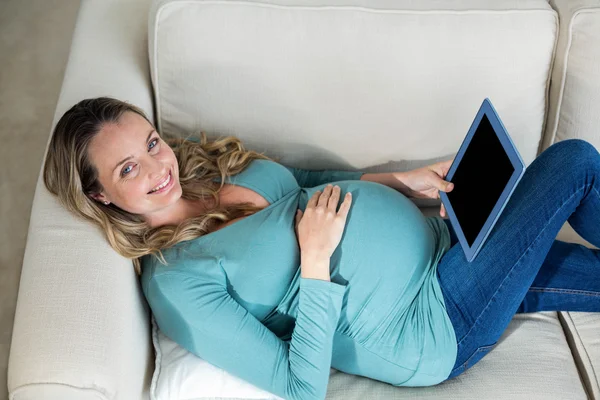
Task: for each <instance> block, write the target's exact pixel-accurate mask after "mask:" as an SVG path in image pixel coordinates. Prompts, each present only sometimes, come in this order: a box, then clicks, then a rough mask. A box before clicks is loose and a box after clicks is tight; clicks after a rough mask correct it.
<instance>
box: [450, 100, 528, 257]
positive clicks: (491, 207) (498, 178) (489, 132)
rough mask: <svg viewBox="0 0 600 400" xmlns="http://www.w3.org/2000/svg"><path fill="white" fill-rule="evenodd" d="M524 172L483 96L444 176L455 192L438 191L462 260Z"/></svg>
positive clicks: (481, 240) (482, 240)
mask: <svg viewBox="0 0 600 400" xmlns="http://www.w3.org/2000/svg"><path fill="white" fill-rule="evenodd" d="M524 173H525V163H523V160H522V158H521V155H520V154H519V152H518V150H517V148H516V147H515V145H514V143H513V141H512V139H511V138H510V136H509V134H508V132H507V131H506V128H505V127H504V125H503V124H502V121H501V120H500V117H499V116H498V114H497V113H496V110H495V109H494V106H492V102H491V101H490V99H488V98H486V99H485V100H484V101H483V104H481V107H480V108H479V111H478V112H477V115H476V117H475V120H474V121H473V123H472V124H471V128H470V129H469V132H468V133H467V136H466V137H465V139H464V141H463V143H462V145H461V146H460V149H459V151H458V153H457V154H456V157H454V161H453V162H452V165H451V166H450V169H449V170H448V174H447V175H446V177H445V178H444V179H445V180H446V181H449V182H453V183H454V189H453V190H452V191H451V192H449V193H446V192H443V191H440V199H441V201H442V203H443V204H444V207H445V208H446V212H447V215H448V218H449V219H450V222H451V224H452V227H453V228H454V231H455V232H456V236H457V237H458V240H459V242H460V244H461V246H462V248H463V251H464V253H465V256H466V258H467V261H469V262H471V261H473V260H474V259H475V257H476V256H477V254H478V253H479V251H480V250H481V248H482V247H483V245H484V243H485V241H486V239H487V237H488V236H489V234H490V232H491V231H492V228H493V227H494V225H495V224H496V221H497V220H498V218H499V217H500V214H501V213H502V211H503V210H504V207H505V206H506V203H508V200H509V199H510V196H511V195H512V193H513V191H514V190H515V187H516V186H517V184H518V183H519V181H520V180H521V178H522V177H523V174H524Z"/></svg>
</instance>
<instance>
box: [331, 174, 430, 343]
mask: <svg viewBox="0 0 600 400" xmlns="http://www.w3.org/2000/svg"><path fill="white" fill-rule="evenodd" d="M340 186H341V184H340ZM342 189H345V190H346V191H348V190H350V191H352V198H353V200H352V206H351V209H350V212H349V214H348V219H347V221H346V227H345V230H344V235H343V236H342V240H341V242H340V244H339V245H338V247H337V249H336V251H335V253H334V254H333V256H332V260H331V266H332V269H331V276H332V281H336V282H341V283H345V284H346V285H347V296H346V298H347V302H346V303H345V304H344V306H343V308H344V309H343V313H344V316H343V317H345V320H346V322H347V324H348V325H347V326H346V328H347V329H348V330H349V331H348V333H350V334H351V335H360V334H362V335H363V337H366V336H365V335H367V334H368V333H369V332H370V331H372V330H373V329H375V327H377V326H378V325H379V324H380V323H381V322H382V321H383V320H384V319H385V317H386V316H387V315H388V313H389V312H390V310H392V309H394V310H396V311H397V308H394V307H395V306H397V305H398V302H400V301H401V302H403V303H404V302H407V300H409V299H411V298H414V297H415V296H416V295H417V293H418V290H419V288H420V287H421V286H422V283H423V280H424V278H425V275H426V271H427V268H428V266H429V265H430V263H431V260H432V258H433V255H434V251H435V238H434V233H433V232H432V230H431V228H430V227H429V225H428V224H427V222H426V219H425V217H424V216H423V214H422V213H421V211H420V210H419V208H418V207H417V206H416V205H415V204H414V203H413V202H412V201H410V200H409V199H408V198H407V197H406V196H404V195H403V194H401V193H400V192H398V191H396V190H394V189H392V188H389V187H387V186H384V185H381V184H378V183H374V182H365V181H348V183H347V185H346V187H345V188H344V187H342ZM343 194H344V193H342V195H343Z"/></svg>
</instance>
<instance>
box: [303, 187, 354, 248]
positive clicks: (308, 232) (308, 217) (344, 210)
mask: <svg viewBox="0 0 600 400" xmlns="http://www.w3.org/2000/svg"><path fill="white" fill-rule="evenodd" d="M340 190H341V189H340V187H339V186H338V185H336V186H332V185H331V184H329V185H327V186H326V187H325V188H324V189H323V193H321V192H320V191H316V192H315V193H314V194H313V196H312V197H311V198H310V200H308V203H307V204H306V208H305V209H304V212H302V211H301V210H297V211H296V237H297V238H298V243H299V244H300V252H301V254H302V257H305V258H310V259H316V260H323V259H326V260H329V258H330V257H331V255H332V254H333V252H334V251H335V249H336V248H337V246H338V244H339V243H340V240H341V239H342V234H343V233H344V227H345V226H346V218H347V217H348V211H349V210H350V203H351V202H352V196H351V195H350V192H348V193H346V195H345V196H344V201H343V202H342V204H341V205H340V209H339V211H337V207H338V202H339V199H340Z"/></svg>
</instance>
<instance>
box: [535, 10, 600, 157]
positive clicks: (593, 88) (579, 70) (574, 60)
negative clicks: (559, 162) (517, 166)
mask: <svg viewBox="0 0 600 400" xmlns="http://www.w3.org/2000/svg"><path fill="white" fill-rule="evenodd" d="M551 4H552V6H553V7H555V8H556V9H557V10H558V11H559V13H560V26H561V28H560V39H559V42H558V46H557V51H556V58H555V65H554V69H553V72H552V88H551V97H550V109H549V114H548V125H547V128H546V133H545V138H544V143H543V148H547V147H548V146H549V145H550V144H552V143H555V142H558V141H561V140H564V139H568V138H581V139H585V140H587V141H588V142H590V143H592V144H594V145H595V146H596V147H597V148H600V0H551Z"/></svg>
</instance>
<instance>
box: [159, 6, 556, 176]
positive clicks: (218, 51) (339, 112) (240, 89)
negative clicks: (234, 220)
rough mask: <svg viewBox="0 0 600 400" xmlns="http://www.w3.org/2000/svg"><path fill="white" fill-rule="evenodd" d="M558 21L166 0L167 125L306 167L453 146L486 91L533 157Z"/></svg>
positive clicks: (533, 13)
mask: <svg viewBox="0 0 600 400" xmlns="http://www.w3.org/2000/svg"><path fill="white" fill-rule="evenodd" d="M557 27H558V20H557V15H556V12H555V11H554V10H552V8H551V7H550V6H549V5H548V3H547V1H543V0H518V1H517V0H514V1H502V2H498V1H496V0H485V1H483V0H481V1H475V0H455V1H440V0H434V1H420V2H415V1H411V0H395V1H389V0H369V1H367V0H311V1H306V0H276V1H274V0H271V1H266V2H265V1H261V2H257V1H235V2H233V1H205V0H196V1H194V0H191V1H190V0H185V1H181V0H167V1H159V2H157V3H156V4H155V5H154V7H153V9H152V11H151V14H150V21H149V35H150V36H149V52H150V64H151V74H152V82H153V85H154V90H155V100H156V109H157V110H156V111H157V123H158V125H159V129H160V130H161V131H162V132H163V133H164V134H167V135H187V134H189V133H192V132H199V131H205V132H206V133H207V135H208V136H209V137H215V138H216V137H217V136H225V135H235V136H237V137H239V138H240V139H242V141H243V142H244V143H245V145H246V147H247V148H249V149H253V150H256V151H260V152H265V153H266V154H267V155H269V156H276V157H278V158H279V159H280V161H281V162H283V163H285V164H288V165H292V166H295V167H304V168H312V169H317V168H351V169H353V168H360V169H364V168H366V167H370V166H374V165H382V164H383V163H386V162H389V161H397V160H411V159H413V160H428V159H431V158H436V157H440V156H442V155H451V156H452V157H453V156H454V155H455V154H456V152H457V151H458V148H459V147H460V144H461V143H462V141H463V139H464V137H465V135H466V133H467V131H468V129H469V127H470V125H471V122H472V121H473V118H474V117H475V114H476V113H477V110H478V108H479V106H480V105H481V102H482V101H483V99H484V98H486V97H489V98H490V99H491V100H492V103H493V104H494V105H495V107H496V109H497V110H498V112H499V114H500V117H501V118H502V119H503V122H504V124H505V126H506V127H507V129H508V131H509V134H510V135H511V138H512V139H513V141H514V142H515V145H516V146H517V148H518V149H519V151H520V153H521V155H522V157H523V160H524V161H525V162H526V163H527V164H529V163H530V162H531V161H533V159H534V158H535V156H536V155H537V152H538V147H539V144H540V139H541V134H542V130H543V125H544V120H545V113H546V104H547V92H548V82H549V74H550V71H551V64H552V60H553V52H554V49H555V42H556V37H557Z"/></svg>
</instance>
